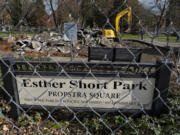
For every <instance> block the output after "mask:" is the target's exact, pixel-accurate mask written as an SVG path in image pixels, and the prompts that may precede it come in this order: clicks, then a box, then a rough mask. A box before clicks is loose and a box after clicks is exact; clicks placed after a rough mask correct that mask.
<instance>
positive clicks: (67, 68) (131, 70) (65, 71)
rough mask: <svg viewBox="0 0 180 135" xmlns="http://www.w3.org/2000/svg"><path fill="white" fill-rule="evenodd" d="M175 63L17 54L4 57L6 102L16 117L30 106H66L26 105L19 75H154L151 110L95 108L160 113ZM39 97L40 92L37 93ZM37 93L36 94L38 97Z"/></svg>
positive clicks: (152, 76) (73, 108) (119, 76)
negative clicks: (84, 60)
mask: <svg viewBox="0 0 180 135" xmlns="http://www.w3.org/2000/svg"><path fill="white" fill-rule="evenodd" d="M172 67H173V64H172V63H171V62H164V61H161V60H158V61H157V63H156V64H147V63H136V64H132V63H130V62H114V63H107V62H101V63H96V62H88V63H80V62H58V63H55V62H46V61H39V62H31V61H29V62H28V63H27V62H23V61H17V60H16V59H14V58H7V59H3V60H1V69H2V78H3V83H4V84H3V86H4V87H3V88H2V89H3V92H4V96H5V99H6V101H7V103H9V104H10V105H11V107H12V109H11V111H10V112H9V115H10V116H11V117H14V118H16V117H17V115H19V114H21V112H24V111H26V113H27V112H28V111H29V110H31V109H38V108H39V109H40V108H41V109H43V110H44V109H45V110H46V109H47V110H49V109H51V110H52V109H59V108H67V106H61V107H60V106H55V107H53V106H42V105H39V106H38V105H33V104H32V105H26V104H20V102H19V95H18V90H17V80H16V76H19V75H21V76H37V77H42V78H43V77H45V76H51V77H52V78H56V77H63V76H66V77H67V76H71V77H73V76H76V77H77V76H78V77H81V78H82V80H83V79H85V78H86V77H92V75H93V76H94V79H95V77H104V78H107V79H108V78H110V77H112V78H115V77H117V78H119V79H120V78H122V77H123V78H142V79H143V80H148V79H150V78H155V86H154V92H153V93H154V94H153V95H154V96H153V104H152V107H151V109H150V110H146V109H144V107H143V106H142V109H122V108H121V109H120V108H111V109H104V108H94V109H95V110H96V111H117V110H121V111H123V112H130V113H132V112H133V113H138V112H142V111H145V112H146V113H149V114H151V115H159V114H160V113H162V112H164V111H165V110H166V99H167V94H168V88H169V81H170V75H171V69H172ZM37 97H39V95H37ZM37 97H34V98H37ZM68 108H71V109H72V110H87V111H88V110H90V111H92V108H88V107H71V106H68Z"/></svg>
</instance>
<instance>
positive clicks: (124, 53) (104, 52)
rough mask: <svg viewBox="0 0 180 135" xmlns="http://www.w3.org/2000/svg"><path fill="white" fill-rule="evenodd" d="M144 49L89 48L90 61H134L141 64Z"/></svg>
mask: <svg viewBox="0 0 180 135" xmlns="http://www.w3.org/2000/svg"><path fill="white" fill-rule="evenodd" d="M142 52H143V49H129V50H128V49H127V48H102V47H88V61H91V60H103V61H133V60H135V61H136V62H140V60H141V54H142Z"/></svg>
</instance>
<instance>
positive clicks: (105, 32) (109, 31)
mask: <svg viewBox="0 0 180 135" xmlns="http://www.w3.org/2000/svg"><path fill="white" fill-rule="evenodd" d="M126 14H127V15H128V25H129V28H128V30H129V29H130V25H131V22H132V8H131V7H128V8H127V9H125V10H123V11H121V12H120V13H118V14H117V16H116V19H115V30H116V31H115V32H114V31H113V30H112V29H104V30H103V35H104V37H106V38H119V36H120V26H119V22H120V20H121V18H122V17H123V16H124V15H126ZM128 30H126V32H127V31H128Z"/></svg>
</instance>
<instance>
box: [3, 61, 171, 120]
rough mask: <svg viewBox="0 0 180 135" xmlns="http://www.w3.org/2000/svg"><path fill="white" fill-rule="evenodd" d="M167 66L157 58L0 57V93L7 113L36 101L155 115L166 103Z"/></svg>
mask: <svg viewBox="0 0 180 135" xmlns="http://www.w3.org/2000/svg"><path fill="white" fill-rule="evenodd" d="M87 67H88V68H87ZM171 68H172V63H167V62H166V63H165V62H163V61H157V63H156V64H150V63H139V64H138V65H137V64H133V63H128V62H123V63H120V62H118V63H115V62H114V63H106V62H101V63H96V62H90V63H86V64H84V63H79V62H64V63H63V62H59V63H54V62H45V61H41V62H28V63H27V62H21V61H16V60H12V59H3V61H1V69H2V73H3V82H4V88H5V89H4V92H5V94H6V96H5V97H6V100H7V101H8V102H10V103H11V106H12V109H11V112H10V114H11V115H13V116H12V117H15V112H17V114H20V112H21V111H20V107H22V108H29V107H31V108H32V109H33V108H42V106H43V107H44V108H47V109H52V108H56V109H57V108H67V107H68V108H71V109H75V110H76V109H77V110H79V109H80V110H92V108H93V109H95V110H96V111H117V110H124V111H125V112H138V111H142V110H145V111H146V112H147V113H152V114H154V115H158V114H160V113H161V112H162V111H163V110H164V109H165V108H166V106H165V102H166V99H167V93H168V87H169V81H170V74H171V70H170V69H171ZM62 71H65V72H62ZM90 72H91V73H92V74H93V75H92V74H91V73H90ZM12 100H13V101H14V102H12Z"/></svg>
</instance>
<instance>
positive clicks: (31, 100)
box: [16, 76, 155, 110]
mask: <svg viewBox="0 0 180 135" xmlns="http://www.w3.org/2000/svg"><path fill="white" fill-rule="evenodd" d="M52 78H54V77H48V76H46V77H43V78H39V77H34V76H17V77H16V80H17V89H18V95H19V102H20V104H25V105H43V106H65V105H66V106H70V107H93V108H106V109H107V108H109V109H111V108H119V109H141V107H142V106H143V107H144V109H147V110H149V109H151V106H152V102H153V93H154V87H155V79H154V78H149V80H148V81H150V82H149V83H148V82H146V81H143V79H144V78H121V79H119V78H115V79H113V80H112V81H111V82H108V78H106V77H97V78H96V79H98V81H97V80H95V79H94V78H92V77H88V78H85V79H83V80H81V78H80V77H73V78H71V79H70V78H67V77H55V78H54V79H53V80H52ZM42 93H43V94H42ZM141 105H142V106H141Z"/></svg>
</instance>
